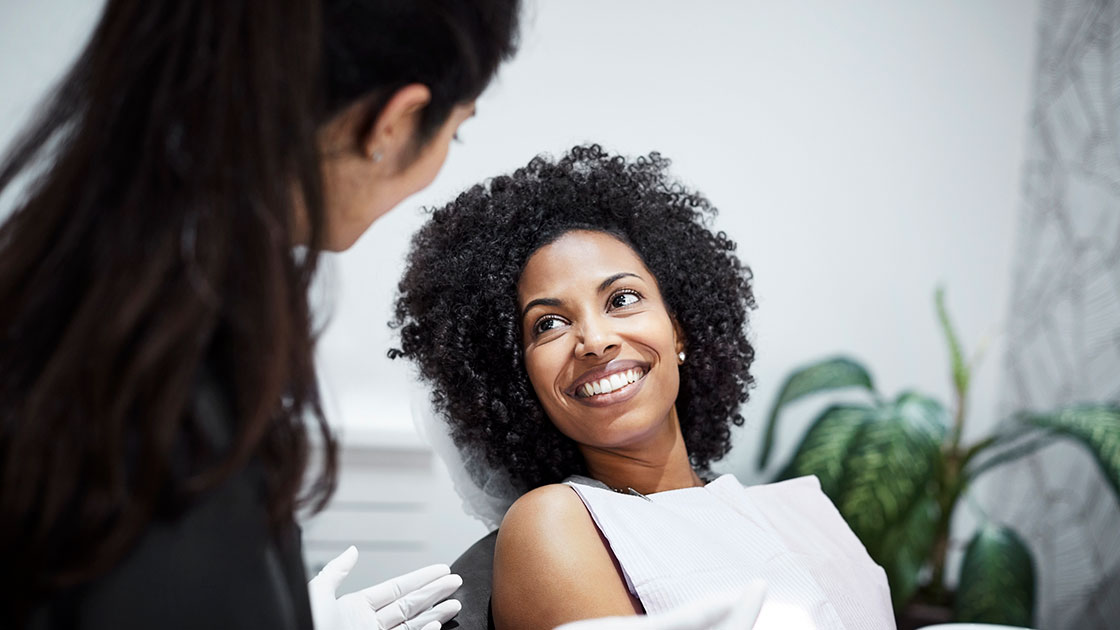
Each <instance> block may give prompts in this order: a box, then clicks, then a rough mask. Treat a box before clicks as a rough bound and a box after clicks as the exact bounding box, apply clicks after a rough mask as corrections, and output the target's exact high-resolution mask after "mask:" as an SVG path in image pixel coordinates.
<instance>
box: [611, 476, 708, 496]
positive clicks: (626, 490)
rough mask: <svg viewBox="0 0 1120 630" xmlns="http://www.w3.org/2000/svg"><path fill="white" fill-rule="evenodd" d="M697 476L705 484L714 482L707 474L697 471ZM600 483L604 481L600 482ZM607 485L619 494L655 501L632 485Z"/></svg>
mask: <svg viewBox="0 0 1120 630" xmlns="http://www.w3.org/2000/svg"><path fill="white" fill-rule="evenodd" d="M696 478H697V479H699V480H700V481H702V482H704V485H707V484H709V483H712V480H711V479H709V478H708V476H707V475H701V474H700V473H696ZM600 483H602V482H600ZM603 485H604V486H607V484H605V483H604V484H603ZM607 487H608V488H610V489H611V490H614V491H615V492H617V493H619V494H628V495H632V496H635V497H642V498H643V499H645V500H646V501H650V502H652V501H653V499H651V498H649V497H647V496H646V495H644V494H642V493H641V492H638V491H637V490H635V489H633V488H631V487H630V486H626V487H625V488H616V487H614V486H607ZM691 487H693V488H702V487H704V486H691Z"/></svg>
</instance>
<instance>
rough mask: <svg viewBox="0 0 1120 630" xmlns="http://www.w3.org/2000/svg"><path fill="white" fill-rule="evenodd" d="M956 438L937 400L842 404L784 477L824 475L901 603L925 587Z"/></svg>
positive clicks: (911, 397)
mask: <svg viewBox="0 0 1120 630" xmlns="http://www.w3.org/2000/svg"><path fill="white" fill-rule="evenodd" d="M947 432H948V414H947V413H946V411H945V409H944V408H943V407H942V406H941V405H940V404H938V403H937V401H935V400H933V399H932V398H928V397H926V396H922V395H920V394H916V393H906V394H903V395H901V396H899V398H898V399H897V400H895V401H894V402H892V403H890V404H887V405H883V406H876V407H873V406H867V405H834V406H832V407H829V408H828V409H827V410H825V411H824V413H822V414H821V415H820V416H818V417H817V418H816V420H814V421H813V424H812V425H811V426H810V428H809V431H808V432H807V433H806V434H805V437H804V439H803V440H802V442H801V444H800V446H798V448H797V450H796V451H795V453H794V456H793V457H792V458H791V460H790V462H789V464H788V465H787V466H786V467H785V469H784V470H783V472H782V475H781V477H780V478H782V479H788V478H791V477H799V476H801V475H816V476H817V477H818V478H819V479H820V482H821V489H822V490H823V491H824V492H825V494H827V495H828V496H829V498H830V499H832V501H833V503H835V504H836V506H837V508H838V509H839V510H840V513H841V515H842V516H843V517H844V520H845V521H847V522H848V524H849V526H851V528H852V531H854V532H855V534H856V536H858V537H859V539H860V541H862V542H863V544H864V546H865V547H867V551H868V553H869V554H871V557H872V558H873V559H874V560H875V561H876V562H878V563H879V564H880V565H881V566H882V567H883V569H884V570H885V571H886V573H887V579H888V581H889V582H890V585H891V593H892V598H893V599H894V600H895V603H896V604H900V603H903V602H905V601H907V600H908V599H909V598H910V596H911V595H913V593H914V591H915V590H916V589H917V586H918V575H919V572H920V571H921V569H922V566H923V565H924V564H925V561H926V558H927V557H928V555H929V552H930V549H931V548H932V546H933V542H934V537H935V535H936V526H937V519H938V516H939V509H938V504H937V502H936V501H935V500H934V498H933V496H932V494H931V482H932V478H933V475H934V472H935V470H936V465H937V458H938V457H940V456H941V455H940V453H941V448H940V447H941V442H942V440H943V439H944V437H945V434H946V433H947Z"/></svg>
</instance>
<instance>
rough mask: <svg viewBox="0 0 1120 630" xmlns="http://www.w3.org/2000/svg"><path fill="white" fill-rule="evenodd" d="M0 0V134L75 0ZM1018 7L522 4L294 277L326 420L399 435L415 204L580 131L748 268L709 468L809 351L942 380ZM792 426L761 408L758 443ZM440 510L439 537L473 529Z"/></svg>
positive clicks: (991, 165)
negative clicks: (942, 304) (516, 45)
mask: <svg viewBox="0 0 1120 630" xmlns="http://www.w3.org/2000/svg"><path fill="white" fill-rule="evenodd" d="M0 2H2V4H0V142H6V141H7V139H8V137H10V133H11V131H12V130H14V128H15V127H14V125H13V124H12V121H14V120H16V119H18V118H19V117H21V116H24V115H26V112H28V111H30V109H31V107H32V104H33V103H34V101H35V99H36V98H37V96H38V93H39V92H40V91H41V90H42V89H43V88H44V87H45V86H46V81H45V80H44V79H45V77H48V76H50V75H51V74H52V73H53V72H55V71H57V70H56V69H58V68H61V66H62V65H63V64H65V63H66V61H67V60H68V59H69V57H70V56H71V55H73V54H74V52H76V50H77V48H78V46H79V45H80V43H81V42H80V39H81V36H80V34H81V33H82V31H83V29H84V28H88V25H89V24H90V23H91V22H90V20H91V19H92V17H91V16H92V11H93V9H92V7H94V6H95V5H96V3H91V2H84V1H78V0H52V1H51V2H34V3H30V2H27V3H24V2H15V1H13V0H0ZM1037 12H1038V2H1037V0H988V1H987V2H983V3H979V2H966V1H964V0H958V1H952V2H950V1H944V2H925V3H886V2H873V1H871V0H861V1H851V2H845V3H836V2H831V1H829V0H805V1H802V2H796V3H793V2H760V1H747V2H735V1H730V0H728V1H724V2H716V1H707V2H689V3H685V2H680V1H679V0H678V1H673V0H625V1H624V0H613V1H612V2H601V1H600V2H597V1H595V0H552V1H550V2H545V1H540V2H530V3H529V6H528V7H527V14H526V16H525V20H524V21H525V26H524V29H523V44H522V47H521V51H520V53H519V54H518V56H517V57H516V59H515V60H514V61H513V62H512V63H510V64H508V65H507V66H506V67H505V68H504V69H503V70H502V72H501V76H500V78H499V80H498V82H497V83H496V84H495V85H494V86H492V87H491V89H490V90H489V91H488V92H487V93H486V94H485V95H484V96H483V97H482V98H481V99H480V100H479V103H478V116H477V118H476V119H474V120H472V121H470V122H468V123H467V124H466V125H465V126H464V128H463V129H462V131H461V133H460V136H461V137H462V138H463V140H464V143H463V144H462V145H456V146H455V147H454V148H453V149H452V152H451V156H450V158H449V159H448V162H447V165H446V167H445V168H444V171H443V173H442V175H441V176H440V178H439V180H438V181H437V182H436V184H435V185H433V186H432V187H431V188H429V189H428V190H427V191H425V192H423V193H421V194H419V195H417V196H415V197H413V198H411V199H409V200H407V201H405V202H404V203H403V204H402V206H401V207H400V208H399V209H398V210H397V211H395V213H393V214H391V215H389V216H387V217H385V218H384V219H382V220H381V221H380V222H379V223H378V224H377V225H375V227H374V228H373V229H372V230H371V231H370V232H369V233H367V235H366V236H365V237H364V238H363V239H362V240H361V241H360V242H359V243H358V244H357V245H356V246H355V247H354V248H353V249H352V250H351V251H349V252H347V253H345V254H342V255H339V256H332V257H330V258H331V259H330V261H329V262H330V263H331V264H329V265H328V269H329V270H330V272H329V273H328V274H327V275H326V280H327V281H326V282H325V283H324V284H323V285H322V286H321V287H320V288H319V290H318V295H320V296H326V298H325V299H324V302H325V303H331V304H333V307H332V309H331V310H332V312H333V316H332V319H331V323H330V326H329V328H327V330H326V333H325V334H324V336H323V338H322V342H321V346H320V358H321V371H322V377H323V381H324V384H325V387H326V389H327V390H328V394H329V396H331V398H332V403H331V407H330V409H331V413H332V419H333V421H334V422H335V423H336V424H337V425H339V426H340V427H341V428H343V429H344V430H345V431H346V434H347V435H349V436H351V439H358V438H360V439H359V440H358V441H363V442H364V441H369V440H373V441H374V442H376V441H379V440H393V441H395V442H398V443H399V442H402V441H403V442H409V441H412V440H414V438H412V437H411V430H412V429H411V419H410V414H409V409H408V398H407V396H405V395H403V394H402V392H403V391H405V390H407V389H408V388H409V380H410V379H409V375H408V368H407V366H406V364H404V363H402V362H392V361H389V360H388V359H387V358H386V357H385V351H386V349H387V348H389V347H390V346H391V345H393V340H392V337H391V335H390V331H389V329H388V328H387V327H386V325H385V322H386V321H387V320H388V319H389V315H390V304H391V300H392V298H393V290H394V286H395V283H396V280H397V278H398V277H399V275H400V271H401V261H402V259H403V256H404V254H405V252H406V250H407V245H408V236H409V234H410V233H412V232H413V231H414V230H415V229H416V228H417V227H418V226H419V225H420V223H421V222H422V221H423V215H422V214H421V212H420V210H419V209H420V208H421V207H422V206H430V205H437V204H440V203H441V202H444V201H447V200H449V199H450V198H452V197H453V196H454V195H455V194H456V193H457V192H458V191H459V190H461V189H462V188H464V187H466V186H469V185H471V184H473V183H475V182H477V181H479V180H481V179H483V178H485V177H489V176H493V175H495V174H498V173H501V172H506V171H509V170H511V169H513V168H515V167H517V166H520V165H522V164H524V163H525V162H527V161H528V160H529V159H530V158H531V157H532V156H533V155H534V154H536V153H538V152H541V151H549V152H553V153H558V152H561V151H563V150H565V149H566V148H568V147H569V146H571V145H573V144H575V143H579V142H585V141H596V142H600V143H602V144H604V145H605V146H606V147H607V148H609V149H612V150H615V151H619V152H623V153H626V154H630V155H636V154H640V153H644V152H648V151H650V150H658V151H661V152H662V153H664V154H665V155H668V156H669V157H671V158H672V159H673V160H674V165H675V166H674V171H675V173H676V174H677V175H678V176H679V177H680V178H681V179H682V180H684V181H685V182H687V183H689V184H691V185H693V186H695V187H696V188H698V189H699V190H701V191H702V192H704V193H705V194H707V195H708V197H709V198H710V199H712V201H713V202H714V203H715V204H716V206H717V207H719V208H720V210H721V212H722V214H721V217H720V219H719V221H718V227H719V228H721V229H724V230H726V231H727V232H728V233H730V234H731V235H732V236H733V237H734V238H736V239H737V240H738V241H739V244H740V252H741V255H742V257H743V258H744V259H745V260H746V261H748V262H749V263H750V264H751V265H752V266H753V268H754V271H755V274H756V279H757V283H756V287H757V293H758V301H759V309H758V311H757V312H756V315H755V318H754V324H753V327H754V334H755V336H756V340H757V350H758V361H757V364H756V369H755V374H756V376H757V379H758V388H757V390H756V391H755V392H754V395H753V397H752V400H751V402H750V403H749V404H748V405H747V407H746V408H745V415H746V417H747V419H748V425H747V427H745V428H744V429H743V430H742V431H741V432H739V433H738V435H737V440H738V441H737V447H736V449H735V450H734V452H733V453H732V455H731V457H730V458H729V460H728V462H726V463H725V464H724V467H725V468H727V469H732V470H737V471H738V472H741V473H745V472H747V471H748V469H747V466H746V463H747V461H748V460H753V456H754V454H755V453H756V441H757V438H758V435H759V428H760V424H761V422H762V419H763V418H764V417H765V413H766V411H767V409H768V405H769V404H770V401H771V399H772V398H773V396H774V395H775V391H776V388H777V387H778V386H779V385H780V382H781V379H782V378H783V377H784V376H785V375H786V374H787V373H788V371H789V370H790V369H791V368H793V367H795V366H797V365H799V364H801V363H804V362H806V361H810V360H812V359H815V358H818V357H821V356H823V355H826V354H830V353H836V352H845V353H852V354H855V355H857V356H858V357H860V358H862V359H865V360H866V361H867V363H868V365H869V366H870V367H871V368H872V369H873V370H874V374H875V375H876V377H877V378H878V383H879V385H880V387H881V389H882V390H883V391H884V392H886V393H890V394H893V393H894V392H896V391H897V390H898V389H900V388H903V387H917V388H920V389H923V390H927V391H930V392H933V393H935V394H938V395H941V396H942V397H943V398H945V399H946V400H947V399H948V393H949V391H950V390H949V380H948V370H947V367H946V353H945V351H944V349H943V346H942V342H941V339H940V337H939V333H938V331H937V328H936V325H935V320H934V315H933V308H932V297H931V296H932V292H933V288H934V286H935V285H936V284H938V283H944V284H945V285H946V286H947V288H948V291H949V304H950V308H951V309H952V312H953V313H954V315H955V317H956V320H957V323H958V328H959V331H960V333H961V335H962V337H963V339H964V340H965V342H966V344H969V345H970V346H973V347H974V346H975V344H976V342H977V340H979V339H980V338H981V337H982V336H984V335H985V334H988V333H991V332H993V331H997V330H998V329H999V326H1000V324H1001V322H1002V320H1003V318H1004V311H1005V306H1006V305H1007V304H1008V301H1009V298H1008V296H1009V278H1010V260H1011V235H1012V233H1013V232H1012V228H1013V225H1014V211H1015V208H1016V202H1017V199H1018V197H1019V195H1018V190H1019V183H1018V182H1019V165H1020V164H1021V162H1022V156H1023V152H1024V144H1025V139H1026V133H1025V129H1026V121H1027V112H1028V105H1029V102H1030V99H1029V93H1030V90H1029V88H1030V71H1031V64H1032V60H1033V46H1034V37H1035V20H1036V17H1037ZM999 352H1000V346H999V343H998V341H997V343H996V344H995V345H994V346H993V347H992V348H991V349H990V350H989V355H990V356H991V357H992V359H991V360H989V361H988V363H987V364H985V366H984V368H982V369H981V371H980V373H979V375H978V379H977V383H976V389H977V392H976V393H977V396H976V398H975V399H974V401H973V406H972V408H973V414H974V416H975V417H976V420H981V419H984V418H986V417H989V416H991V415H992V414H993V413H994V411H995V409H996V385H997V383H996V379H997V374H998V370H997V368H996V363H997V361H996V360H995V357H997V356H998V353H999ZM810 406H811V405H810ZM792 419H793V420H797V418H792ZM807 419H808V418H807V417H804V418H801V421H802V422H803V421H804V420H807ZM799 433H800V427H799V426H795V425H794V424H788V425H786V426H785V427H784V428H783V432H782V435H781V438H782V439H781V442H780V447H781V448H780V450H779V453H778V454H779V457H778V460H779V461H780V460H782V459H784V457H786V455H787V453H788V451H789V449H790V448H791V447H792V444H793V442H794V441H795V439H796V437H797V436H798V435H799ZM751 477H752V475H750V474H748V475H746V476H745V480H750V479H751ZM441 496H442V495H441ZM441 500H442V499H441ZM441 527H442V529H441V530H440V531H439V532H436V533H434V534H433V535H434V536H436V537H442V538H444V539H447V540H452V541H454V540H459V539H467V540H469V539H470V538H471V537H474V536H475V533H476V532H478V531H479V528H478V526H477V525H473V524H470V523H468V522H466V521H455V520H449V521H447V522H445V523H444V524H442V525H441ZM433 553H436V551H434V550H433ZM439 553H441V554H445V553H446V552H445V551H439ZM443 559H448V558H446V557H443Z"/></svg>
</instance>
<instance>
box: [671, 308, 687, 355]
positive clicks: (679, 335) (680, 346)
mask: <svg viewBox="0 0 1120 630" xmlns="http://www.w3.org/2000/svg"><path fill="white" fill-rule="evenodd" d="M671 319H672V321H673V344H674V349H675V350H676V351H677V364H678V365H680V364H681V363H684V357H685V356H686V354H685V352H686V351H685V347H684V328H681V323H680V322H678V321H677V318H676V317H673V318H671Z"/></svg>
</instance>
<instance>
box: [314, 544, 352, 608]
mask: <svg viewBox="0 0 1120 630" xmlns="http://www.w3.org/2000/svg"><path fill="white" fill-rule="evenodd" d="M357 562H358V549H357V547H355V546H354V545H350V546H349V547H347V548H346V551H343V552H342V553H340V554H339V555H338V557H336V558H334V559H333V560H331V561H330V562H328V563H327V564H325V565H324V566H323V568H322V570H320V571H319V574H318V575H316V576H315V577H313V578H311V581H310V582H308V583H307V588H308V590H309V591H312V592H322V593H330V595H331V596H332V597H333V596H334V594H335V593H336V592H337V591H338V585H339V584H342V580H344V579H346V576H347V575H350V570H351V569H353V568H354V565H355V564H357Z"/></svg>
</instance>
